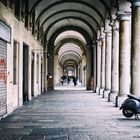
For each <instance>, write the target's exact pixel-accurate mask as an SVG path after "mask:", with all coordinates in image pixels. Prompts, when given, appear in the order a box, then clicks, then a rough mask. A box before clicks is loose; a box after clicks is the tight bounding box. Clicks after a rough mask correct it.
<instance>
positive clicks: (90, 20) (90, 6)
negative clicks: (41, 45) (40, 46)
mask: <svg viewBox="0 0 140 140" xmlns="http://www.w3.org/2000/svg"><path fill="white" fill-rule="evenodd" d="M112 6H113V7H117V0H29V13H30V14H31V15H32V14H33V13H34V15H35V17H34V20H35V23H36V24H37V25H38V26H39V29H41V30H43V32H44V34H45V35H44V40H45V42H49V41H50V40H53V41H51V42H52V44H53V45H54V47H55V53H56V54H59V61H60V63H61V65H66V64H68V65H72V64H73V65H74V64H78V63H79V62H80V61H81V58H82V54H85V53H86V48H85V46H86V45H87V44H92V41H93V40H95V39H96V38H97V32H98V30H99V29H100V27H101V26H104V24H105V19H106V18H107V19H111V8H112ZM68 30H70V31H76V32H79V33H80V34H81V36H83V37H80V36H77V35H75V34H68V35H65V37H62V38H61V39H59V40H57V41H56V38H57V37H58V36H59V35H60V34H61V33H63V32H65V31H68ZM52 38H53V39H52ZM83 38H84V41H83ZM68 43H74V44H75V45H70V44H69V45H66V44H68ZM74 46H75V49H74ZM76 46H79V47H76ZM61 47H62V49H61ZM68 48H69V49H68Z"/></svg>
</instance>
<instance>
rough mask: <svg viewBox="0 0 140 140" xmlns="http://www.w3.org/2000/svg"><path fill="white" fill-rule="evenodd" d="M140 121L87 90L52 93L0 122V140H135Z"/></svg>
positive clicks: (40, 97)
mask: <svg viewBox="0 0 140 140" xmlns="http://www.w3.org/2000/svg"><path fill="white" fill-rule="evenodd" d="M139 139H140V120H135V119H134V118H131V119H127V118H125V117H124V116H123V115H122V113H121V111H120V110H119V108H116V107H114V105H113V104H112V103H110V102H107V99H104V98H102V97H101V96H99V95H97V94H96V93H92V92H91V91H70V90H69V91H64V90H61V91H58V90H57V91H53V92H49V93H46V94H43V95H40V96H38V97H37V98H35V99H33V100H32V101H30V102H27V103H26V104H25V105H24V106H22V107H21V108H19V109H17V110H15V111H14V112H13V113H12V114H10V115H9V116H8V117H6V118H4V119H2V120H1V121H0V140H139Z"/></svg>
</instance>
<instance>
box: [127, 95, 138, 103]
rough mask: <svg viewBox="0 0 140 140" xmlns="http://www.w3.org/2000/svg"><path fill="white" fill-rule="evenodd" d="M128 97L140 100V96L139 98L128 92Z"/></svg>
mask: <svg viewBox="0 0 140 140" xmlns="http://www.w3.org/2000/svg"><path fill="white" fill-rule="evenodd" d="M127 97H129V98H130V99H135V100H137V101H139V102H140V98H139V97H136V96H134V95H130V94H128V95H127Z"/></svg>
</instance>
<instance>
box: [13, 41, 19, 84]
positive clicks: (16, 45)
mask: <svg viewBox="0 0 140 140" xmlns="http://www.w3.org/2000/svg"><path fill="white" fill-rule="evenodd" d="M18 48H19V43H18V42H17V41H14V44H13V84H17V81H18V79H17V77H18V71H17V70H18Z"/></svg>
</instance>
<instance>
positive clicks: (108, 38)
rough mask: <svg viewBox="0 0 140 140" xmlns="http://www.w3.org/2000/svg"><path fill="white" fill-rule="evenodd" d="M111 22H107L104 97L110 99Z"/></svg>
mask: <svg viewBox="0 0 140 140" xmlns="http://www.w3.org/2000/svg"><path fill="white" fill-rule="evenodd" d="M109 22H110V21H109V20H107V21H106V25H105V31H104V32H105V34H106V50H105V55H106V57H105V91H104V93H103V97H105V98H108V95H109V93H110V90H111V49H112V45H111V44H112V34H111V28H110V26H109Z"/></svg>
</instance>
